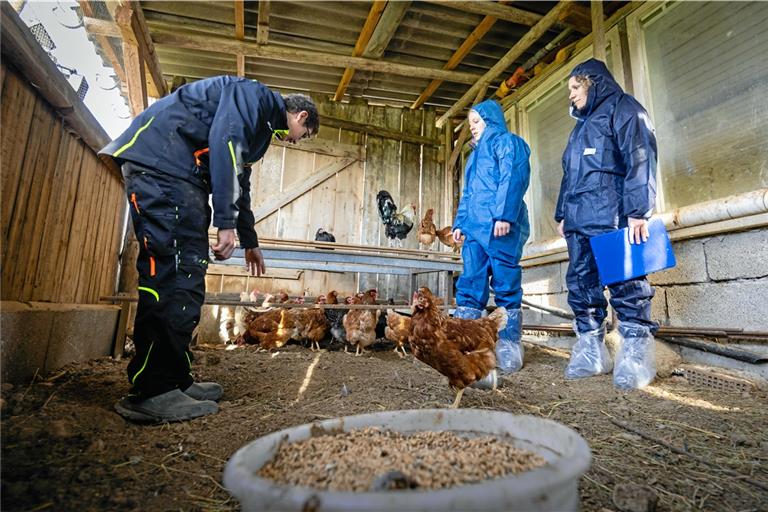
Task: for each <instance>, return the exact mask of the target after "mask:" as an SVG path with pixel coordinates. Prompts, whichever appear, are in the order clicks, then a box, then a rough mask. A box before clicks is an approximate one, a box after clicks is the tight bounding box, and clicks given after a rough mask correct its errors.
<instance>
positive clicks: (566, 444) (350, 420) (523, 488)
mask: <svg viewBox="0 0 768 512" xmlns="http://www.w3.org/2000/svg"><path fill="white" fill-rule="evenodd" d="M364 427H378V428H381V429H383V430H391V431H395V432H401V433H405V434H407V433H416V432H420V431H434V432H440V431H451V432H454V433H455V434H456V435H459V436H464V437H480V436H486V435H495V436H498V437H499V438H500V439H502V440H504V441H506V442H508V443H510V444H513V445H514V446H515V447H517V448H521V449H525V450H529V451H532V452H534V453H537V454H538V455H541V456H542V457H543V458H544V459H545V460H546V461H547V464H546V465H545V466H542V467H539V468H536V469H533V470H531V471H526V472H524V473H520V474H517V475H509V476H506V477H503V478H498V479H495V480H486V481H484V482H481V483H477V484H468V485H463V486H459V487H454V488H450V489H441V490H402V491H381V492H338V491H320V490H315V489H311V488H308V487H295V486H290V485H279V484H277V483H275V482H274V481H272V480H267V479H264V478H260V477H259V476H257V475H256V473H257V472H258V470H259V469H260V468H261V467H262V466H263V465H265V464H266V463H267V462H269V461H270V460H271V459H272V458H273V456H274V455H275V453H276V452H277V449H278V447H279V446H280V444H281V443H282V442H296V441H302V440H304V439H308V438H310V437H312V436H318V435H323V434H336V433H340V432H348V431H350V430H354V429H361V428H364ZM591 458H592V455H591V453H590V450H589V446H587V443H586V441H585V440H584V439H583V438H582V437H581V436H580V435H579V434H577V433H576V432H574V431H573V430H571V429H570V428H568V427H566V426H564V425H561V424H559V423H556V422H554V421H550V420H545V419H542V418H536V417H534V416H515V415H513V414H510V413H506V412H499V411H487V410H477V409H424V410H409V411H387V412H378V413H373V414H362V415H359V416H346V417H343V418H336V419H332V420H325V421H321V422H316V423H311V424H306V425H301V426H299V427H293V428H289V429H285V430H281V431H279V432H274V433H272V434H269V435H267V436H264V437H262V438H259V439H257V440H255V441H253V442H251V443H249V444H247V445H245V446H244V447H242V448H240V449H239V450H238V451H237V452H236V453H235V454H234V456H232V458H231V459H230V460H229V462H228V463H227V466H226V468H225V469H224V486H225V487H226V488H227V489H228V490H229V492H230V493H232V494H233V495H234V496H235V497H236V498H237V499H238V500H240V503H241V504H242V508H243V510H244V511H261V510H265V511H269V510H279V511H289V510H296V511H301V510H316V511H350V512H353V511H354V512H364V511H385V510H395V511H405V510H407V511H413V512H417V511H433V510H441V511H443V510H498V511H504V512H506V511H511V510H526V511H529V510H531V511H533V510H541V511H545V510H557V511H570V510H577V509H578V506H579V491H578V482H579V478H580V477H581V475H582V474H584V472H586V471H587V469H588V468H589V465H590V462H591Z"/></svg>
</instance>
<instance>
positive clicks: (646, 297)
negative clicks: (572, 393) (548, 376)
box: [555, 59, 658, 389]
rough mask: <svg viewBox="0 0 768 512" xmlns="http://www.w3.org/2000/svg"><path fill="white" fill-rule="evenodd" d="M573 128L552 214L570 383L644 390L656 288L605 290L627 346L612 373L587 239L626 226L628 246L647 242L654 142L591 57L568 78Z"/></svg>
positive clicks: (638, 110) (637, 284) (626, 285)
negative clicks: (561, 245) (569, 316)
mask: <svg viewBox="0 0 768 512" xmlns="http://www.w3.org/2000/svg"><path fill="white" fill-rule="evenodd" d="M568 90H569V93H570V94H569V99H570V103H571V115H572V116H573V117H574V118H575V119H576V126H574V128H573V131H572V132H571V135H570V137H569V139H568V145H567V146H566V148H565V152H564V153H563V180H562V184H561V186H560V194H559V197H558V200H557V207H556V210H555V220H556V221H557V222H558V223H559V225H558V230H559V232H560V235H561V236H563V237H565V240H566V243H567V245H568V255H569V258H570V264H569V266H568V272H567V274H566V283H567V285H568V303H569V305H570V306H571V308H572V309H573V313H574V315H575V317H576V318H575V322H574V330H575V332H576V335H577V341H576V344H575V345H574V347H573V350H572V352H571V358H570V361H569V363H568V366H567V367H566V370H565V376H566V378H568V379H578V378H583V377H590V376H592V375H598V374H602V373H608V372H610V371H611V369H612V368H613V382H614V385H615V386H616V387H617V388H620V389H635V388H642V387H644V386H646V385H648V384H649V383H650V382H651V381H652V380H653V378H654V377H655V375H656V365H655V343H654V339H653V335H654V334H655V332H656V330H657V329H658V324H656V323H654V322H653V321H652V320H651V299H652V298H653V294H654V290H653V287H651V285H650V284H649V283H648V280H647V279H646V277H645V276H643V277H640V278H636V279H630V280H628V281H624V282H621V283H617V284H613V285H610V286H609V287H608V289H609V291H610V294H611V305H612V306H613V308H614V310H615V311H616V314H617V316H618V319H619V334H620V336H621V338H622V345H621V348H620V349H619V351H618V353H617V354H616V366H615V367H613V363H612V361H611V358H610V355H609V353H608V350H607V349H606V347H605V342H604V341H605V322H604V321H605V318H606V314H607V313H606V308H607V306H608V303H607V301H606V300H605V296H604V295H603V289H604V287H603V286H602V285H601V284H600V280H599V277H598V272H597V265H596V263H595V257H594V255H593V254H592V249H591V246H590V244H589V238H590V237H592V236H595V235H599V234H602V233H606V232H611V231H615V230H617V229H622V228H625V227H628V228H629V241H630V243H638V244H639V243H643V242H644V241H646V240H647V239H648V219H649V218H650V216H651V214H652V212H653V208H654V204H655V201H656V177H655V175H656V136H655V134H654V129H653V126H652V124H651V121H650V119H649V117H648V112H646V111H645V109H644V108H643V107H642V105H640V103H638V102H637V100H635V98H633V97H632V96H630V95H629V94H626V93H624V91H622V89H621V87H620V86H619V85H618V84H617V83H616V81H615V80H614V79H613V77H612V76H611V74H610V72H609V71H608V68H606V66H605V64H604V63H603V62H601V61H599V60H595V59H590V60H588V61H586V62H584V63H582V64H579V65H577V66H576V67H575V68H574V69H573V71H572V72H571V75H570V78H569V79H568Z"/></svg>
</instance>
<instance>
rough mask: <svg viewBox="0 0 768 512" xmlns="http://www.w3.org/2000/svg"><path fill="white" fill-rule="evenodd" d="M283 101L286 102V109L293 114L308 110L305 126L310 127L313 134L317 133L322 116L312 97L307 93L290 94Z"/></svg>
mask: <svg viewBox="0 0 768 512" xmlns="http://www.w3.org/2000/svg"><path fill="white" fill-rule="evenodd" d="M283 101H284V102H285V110H287V111H288V112H290V113H291V114H295V113H297V112H301V111H302V110H306V111H307V114H308V115H307V120H306V122H305V124H304V126H306V127H307V128H309V130H310V131H311V132H312V133H313V134H316V133H317V130H318V128H320V116H319V115H318V113H317V107H316V106H315V102H314V101H312V98H310V97H309V96H307V95H306V94H288V95H287V96H283Z"/></svg>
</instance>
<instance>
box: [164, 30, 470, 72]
mask: <svg viewBox="0 0 768 512" xmlns="http://www.w3.org/2000/svg"><path fill="white" fill-rule="evenodd" d="M153 39H154V41H155V43H157V44H159V45H167V46H175V47H177V48H188V49H191V50H205V51H209V52H219V53H222V52H223V53H230V54H238V53H243V54H245V55H247V56H249V57H264V58H267V59H275V60H284V61H289V62H298V63H302V64H314V65H317V66H333V67H340V68H346V67H353V68H356V69H362V70H366V71H378V72H382V73H391V74H393V75H400V76H409V77H411V78H439V79H442V80H445V81H448V82H457V83H462V84H472V83H475V82H476V81H477V80H478V79H479V78H480V75H477V74H474V73H463V72H458V71H446V70H443V69H434V68H425V67H420V66H410V65H408V64H398V63H396V62H389V61H382V60H376V59H366V58H363V57H347V56H344V55H337V54H333V53H325V52H314V51H310V50H300V49H297V48H290V47H286V46H277V45H271V44H269V45H261V44H257V43H251V42H249V41H235V40H232V39H230V38H226V37H216V36H211V35H206V36H200V35H193V34H179V33H177V32H171V31H165V30H156V31H154V32H153Z"/></svg>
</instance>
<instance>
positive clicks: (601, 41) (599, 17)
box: [590, 0, 605, 62]
mask: <svg viewBox="0 0 768 512" xmlns="http://www.w3.org/2000/svg"><path fill="white" fill-rule="evenodd" d="M590 7H591V14H592V56H593V57H594V58H596V59H597V60H600V61H602V62H605V20H604V18H603V2H602V0H592V2H591V4H590Z"/></svg>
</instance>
